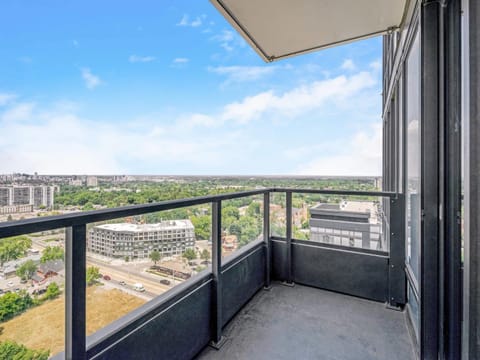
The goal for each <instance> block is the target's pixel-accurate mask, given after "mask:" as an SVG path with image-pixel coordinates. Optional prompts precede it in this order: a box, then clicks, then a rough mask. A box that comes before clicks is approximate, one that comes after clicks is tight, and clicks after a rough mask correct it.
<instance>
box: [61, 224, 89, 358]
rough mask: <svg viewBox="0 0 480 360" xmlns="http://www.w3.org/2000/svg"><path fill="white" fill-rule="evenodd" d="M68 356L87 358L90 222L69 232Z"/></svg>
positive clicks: (66, 319)
mask: <svg viewBox="0 0 480 360" xmlns="http://www.w3.org/2000/svg"><path fill="white" fill-rule="evenodd" d="M65 235H66V236H65V359H67V360H83V359H86V341H85V338H86V316H85V315H86V304H85V302H86V296H85V295H86V286H87V284H86V257H87V255H86V245H87V230H86V225H85V224H82V225H74V226H72V227H68V228H67V229H66V234H65Z"/></svg>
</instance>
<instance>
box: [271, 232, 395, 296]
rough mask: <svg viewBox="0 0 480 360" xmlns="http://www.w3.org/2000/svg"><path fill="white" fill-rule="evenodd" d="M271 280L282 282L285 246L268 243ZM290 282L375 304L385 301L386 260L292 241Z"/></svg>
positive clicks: (383, 257)
mask: <svg viewBox="0 0 480 360" xmlns="http://www.w3.org/2000/svg"><path fill="white" fill-rule="evenodd" d="M272 253H273V277H274V279H278V280H283V279H285V276H286V273H285V271H284V267H285V261H286V257H285V242H283V241H278V240H274V241H272ZM292 266H293V281H294V282H296V283H299V284H304V285H309V286H314V287H318V288H321V289H327V290H332V291H337V292H340V293H344V294H349V295H354V296H359V297H363V298H366V299H370V300H375V301H382V302H384V301H387V289H388V256H382V255H376V254H371V253H367V252H365V253H364V252H361V251H358V250H349V249H348V248H345V250H340V249H333V248H331V247H324V246H322V245H321V244H318V243H315V242H308V241H302V242H301V241H298V240H295V241H294V242H293V245H292Z"/></svg>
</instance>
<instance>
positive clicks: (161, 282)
mask: <svg viewBox="0 0 480 360" xmlns="http://www.w3.org/2000/svg"><path fill="white" fill-rule="evenodd" d="M160 284H163V285H170V280H167V279H162V280H160Z"/></svg>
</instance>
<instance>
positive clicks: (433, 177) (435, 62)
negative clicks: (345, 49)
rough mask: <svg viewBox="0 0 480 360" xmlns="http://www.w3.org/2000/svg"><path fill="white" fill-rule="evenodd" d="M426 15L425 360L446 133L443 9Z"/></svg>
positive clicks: (436, 307)
mask: <svg viewBox="0 0 480 360" xmlns="http://www.w3.org/2000/svg"><path fill="white" fill-rule="evenodd" d="M420 11H421V41H420V43H421V76H422V91H421V100H422V101H421V122H420V131H421V141H422V144H421V180H420V188H421V200H420V202H421V219H422V221H421V241H420V259H421V261H420V299H421V301H420V357H421V358H422V359H437V358H438V355H439V344H440V339H439V334H440V331H439V330H440V325H441V321H440V319H439V315H440V307H441V306H442V303H441V302H440V290H439V285H440V281H439V279H440V273H441V272H442V271H443V269H442V263H440V262H439V260H440V257H439V255H440V247H441V244H440V240H439V231H438V230H439V227H440V222H439V221H440V220H439V212H440V197H439V195H440V188H439V187H440V181H441V178H440V172H439V149H440V147H441V144H440V141H439V139H440V133H439V131H440V127H439V124H440V123H441V122H442V121H443V111H442V108H443V98H442V95H443V94H442V90H443V86H442V85H443V84H442V77H443V74H442V67H443V60H442V36H443V35H442V32H443V28H442V22H441V14H442V5H441V4H440V2H439V1H436V0H425V1H424V2H423V3H422V6H421V8H420Z"/></svg>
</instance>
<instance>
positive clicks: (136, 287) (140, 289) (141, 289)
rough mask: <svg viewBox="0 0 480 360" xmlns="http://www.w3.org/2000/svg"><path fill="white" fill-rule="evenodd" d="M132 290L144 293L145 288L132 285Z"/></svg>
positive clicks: (137, 284)
mask: <svg viewBox="0 0 480 360" xmlns="http://www.w3.org/2000/svg"><path fill="white" fill-rule="evenodd" d="M133 290H135V291H139V292H144V291H145V288H144V287H143V285H142V284H141V283H136V284H134V285H133Z"/></svg>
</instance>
